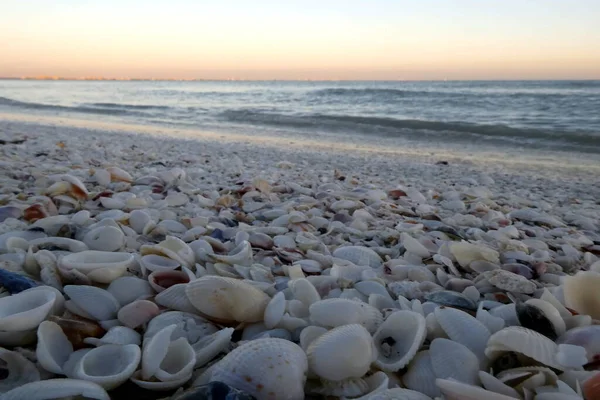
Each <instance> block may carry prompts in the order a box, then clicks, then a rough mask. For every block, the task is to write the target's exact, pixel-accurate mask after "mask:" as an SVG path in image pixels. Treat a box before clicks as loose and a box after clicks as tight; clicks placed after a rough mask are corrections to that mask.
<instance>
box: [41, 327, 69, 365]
mask: <svg viewBox="0 0 600 400" xmlns="http://www.w3.org/2000/svg"><path fill="white" fill-rule="evenodd" d="M37 338H38V343H37V347H36V351H35V354H36V356H37V359H38V362H39V363H40V365H41V366H42V367H43V368H44V369H45V370H46V371H49V372H52V373H55V374H62V373H63V370H62V366H63V365H64V363H65V362H66V361H67V360H68V358H69V356H70V355H71V353H72V352H73V345H72V344H71V342H69V339H68V338H67V336H66V335H65V334H64V332H63V330H62V329H61V328H60V326H59V325H58V324H56V323H55V322H52V321H44V322H42V323H41V324H40V326H39V327H38V330H37Z"/></svg>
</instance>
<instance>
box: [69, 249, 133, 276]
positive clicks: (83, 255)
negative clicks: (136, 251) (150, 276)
mask: <svg viewBox="0 0 600 400" xmlns="http://www.w3.org/2000/svg"><path fill="white" fill-rule="evenodd" d="M133 261H134V256H133V254H129V253H111V252H105V251H95V250H88V251H82V252H79V253H73V254H69V255H67V256H64V257H62V258H61V259H59V261H58V265H59V267H61V268H65V269H76V270H78V271H79V272H82V273H84V274H85V275H86V276H87V277H88V278H90V279H91V280H92V281H95V282H99V283H111V282H112V281H114V280H115V279H117V278H119V277H120V276H122V275H123V274H124V273H125V271H126V270H127V268H128V267H129V266H131V265H132V264H133Z"/></svg>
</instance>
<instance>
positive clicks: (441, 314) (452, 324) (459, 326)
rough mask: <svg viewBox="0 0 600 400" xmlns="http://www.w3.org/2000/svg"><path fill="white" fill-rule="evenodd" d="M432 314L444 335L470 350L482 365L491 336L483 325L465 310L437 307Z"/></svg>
mask: <svg viewBox="0 0 600 400" xmlns="http://www.w3.org/2000/svg"><path fill="white" fill-rule="evenodd" d="M434 314H435V317H436V319H437V322H438V323H439V324H440V326H441V327H442V329H444V332H446V335H448V337H449V338H450V339H452V340H454V341H456V342H458V343H460V344H462V345H464V346H466V347H467V348H468V349H469V350H471V351H472V352H473V353H474V354H475V355H476V356H477V358H478V359H479V361H480V362H481V364H482V366H483V364H484V362H485V348H486V346H487V342H488V339H489V338H490V336H491V333H490V331H489V330H488V329H487V328H486V327H485V325H484V324H482V323H481V322H479V321H478V320H477V319H475V318H473V317H472V316H470V315H469V314H467V313H466V312H464V311H461V310H457V309H455V308H449V307H438V308H436V309H435V311H434ZM440 378H443V377H440Z"/></svg>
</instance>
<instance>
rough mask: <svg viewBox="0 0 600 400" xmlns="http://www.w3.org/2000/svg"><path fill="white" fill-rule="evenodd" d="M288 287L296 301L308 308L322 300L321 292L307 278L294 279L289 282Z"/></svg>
mask: <svg viewBox="0 0 600 400" xmlns="http://www.w3.org/2000/svg"><path fill="white" fill-rule="evenodd" d="M288 287H289V288H290V289H291V291H292V294H293V295H294V298H295V299H296V300H300V301H301V302H302V303H304V305H306V306H307V307H309V306H311V305H312V304H314V303H316V302H318V301H319V300H321V296H320V295H319V292H318V291H317V289H316V288H315V287H314V285H313V284H312V283H311V282H310V281H309V280H308V279H306V278H299V279H292V280H291V281H290V282H288Z"/></svg>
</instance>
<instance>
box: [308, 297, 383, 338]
mask: <svg viewBox="0 0 600 400" xmlns="http://www.w3.org/2000/svg"><path fill="white" fill-rule="evenodd" d="M309 314H310V320H311V322H312V323H313V324H314V325H319V326H323V327H326V328H335V327H338V326H342V325H349V324H360V325H362V326H363V327H365V328H366V329H367V331H369V332H371V333H373V332H375V331H376V330H377V328H378V327H379V325H381V323H382V322H383V315H382V314H381V312H380V311H379V310H378V309H376V308H375V307H372V306H370V305H368V304H367V303H363V302H360V301H355V300H349V299H325V300H319V301H317V302H315V303H313V304H312V305H311V306H310V307H309Z"/></svg>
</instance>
